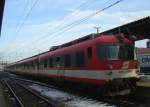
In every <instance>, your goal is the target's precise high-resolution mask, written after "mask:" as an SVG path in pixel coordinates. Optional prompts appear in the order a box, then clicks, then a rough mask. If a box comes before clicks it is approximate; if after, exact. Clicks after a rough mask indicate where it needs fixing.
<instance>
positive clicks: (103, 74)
mask: <svg viewBox="0 0 150 107" xmlns="http://www.w3.org/2000/svg"><path fill="white" fill-rule="evenodd" d="M6 70H7V71H11V72H14V73H17V74H24V75H26V74H28V75H32V76H37V77H41V76H42V77H47V78H49V79H54V80H56V81H57V80H59V81H64V82H68V81H69V82H73V83H75V82H76V83H82V84H88V85H89V86H96V87H98V88H97V89H98V90H99V91H100V93H103V95H109V96H110V95H111V96H116V95H124V94H128V93H130V91H131V90H132V89H134V85H135V80H136V78H137V72H139V67H138V61H137V59H136V53H135V48H134V43H133V42H132V41H131V40H129V39H127V38H125V37H123V36H122V35H120V34H118V35H97V37H93V36H91V38H90V39H86V40H85V39H78V40H75V41H73V42H69V43H67V44H63V45H60V46H59V47H58V48H55V49H52V50H50V51H48V52H45V53H42V54H39V55H36V56H33V57H30V58H27V59H24V60H21V61H18V62H16V63H15V64H11V65H10V66H7V67H6Z"/></svg>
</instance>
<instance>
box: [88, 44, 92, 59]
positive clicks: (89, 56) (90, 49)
mask: <svg viewBox="0 0 150 107" xmlns="http://www.w3.org/2000/svg"><path fill="white" fill-rule="evenodd" d="M87 54H88V58H89V59H91V58H92V48H91V47H89V48H88V49H87Z"/></svg>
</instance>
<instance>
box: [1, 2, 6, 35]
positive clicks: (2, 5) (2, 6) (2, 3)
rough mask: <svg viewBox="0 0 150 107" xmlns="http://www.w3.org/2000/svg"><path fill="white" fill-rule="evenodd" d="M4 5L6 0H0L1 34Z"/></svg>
mask: <svg viewBox="0 0 150 107" xmlns="http://www.w3.org/2000/svg"><path fill="white" fill-rule="evenodd" d="M4 5H5V0H0V34H1V28H2V20H3V11H4Z"/></svg>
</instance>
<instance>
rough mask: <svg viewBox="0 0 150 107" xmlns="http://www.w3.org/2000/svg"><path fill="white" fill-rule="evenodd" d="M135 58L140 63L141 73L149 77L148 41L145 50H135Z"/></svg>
mask: <svg viewBox="0 0 150 107" xmlns="http://www.w3.org/2000/svg"><path fill="white" fill-rule="evenodd" d="M137 58H138V60H139V62H140V69H141V73H146V74H149V75H150V40H149V41H148V42H147V48H138V49H137Z"/></svg>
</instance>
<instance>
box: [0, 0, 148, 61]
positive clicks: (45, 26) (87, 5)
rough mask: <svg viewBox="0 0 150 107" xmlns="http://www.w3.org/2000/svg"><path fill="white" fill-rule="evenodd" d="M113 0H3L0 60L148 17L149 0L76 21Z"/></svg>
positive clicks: (141, 44) (127, 3)
mask: <svg viewBox="0 0 150 107" xmlns="http://www.w3.org/2000/svg"><path fill="white" fill-rule="evenodd" d="M116 1H117V0H6V3H5V10H4V16H3V25H2V32H1V38H0V59H1V60H5V61H6V60H7V61H9V62H13V61H17V60H20V59H23V58H27V57H30V56H32V55H35V54H38V53H41V52H44V51H47V50H49V49H50V47H51V46H57V45H60V44H63V43H66V42H68V41H71V40H74V39H76V38H79V37H83V36H85V35H88V34H91V33H96V29H94V27H95V26H98V27H100V29H99V30H100V32H102V31H105V30H108V29H111V28H114V27H117V26H120V25H123V24H126V23H129V22H132V21H135V20H138V19H141V18H144V17H147V16H150V6H149V4H150V0H123V1H122V2H120V3H118V4H117V5H115V6H113V7H111V8H109V9H107V10H105V11H102V12H100V13H99V14H97V15H95V16H93V17H90V18H88V19H87V20H86V21H83V22H81V23H80V21H79V22H78V20H80V19H82V18H84V17H86V16H88V15H90V14H92V13H94V12H97V11H99V10H101V9H103V8H105V7H107V6H109V5H110V4H112V3H114V2H116ZM74 22H76V23H74ZM72 23H73V24H72ZM68 25H69V26H68ZM146 41H148V40H142V41H139V42H136V44H135V46H136V47H146Z"/></svg>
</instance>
